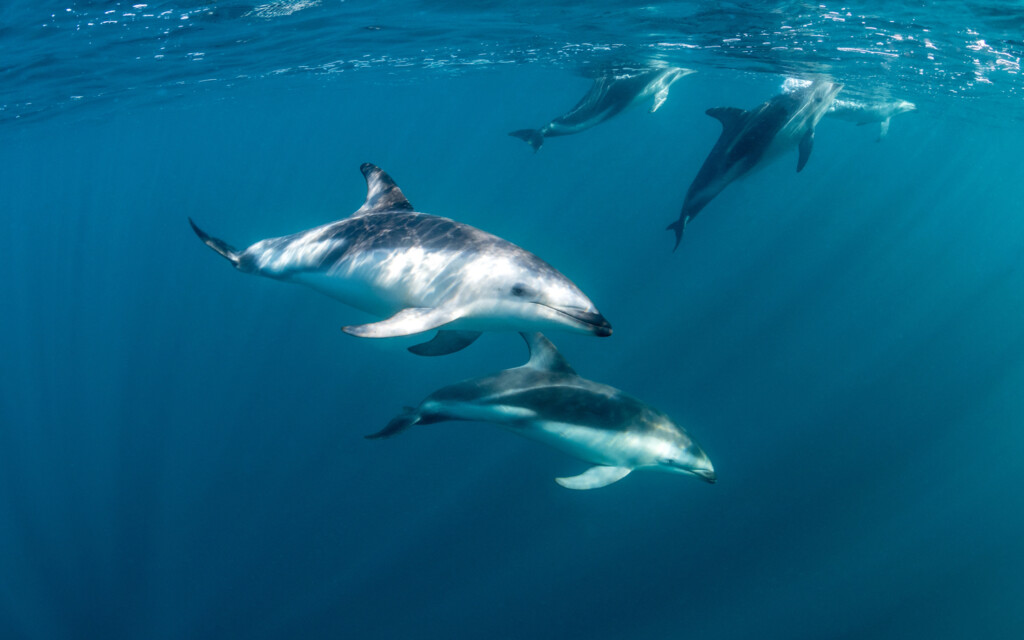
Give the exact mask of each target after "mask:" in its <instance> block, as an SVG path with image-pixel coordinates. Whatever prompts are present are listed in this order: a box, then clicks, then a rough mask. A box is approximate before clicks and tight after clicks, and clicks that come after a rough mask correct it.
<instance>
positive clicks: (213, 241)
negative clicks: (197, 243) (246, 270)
mask: <svg viewBox="0 0 1024 640" xmlns="http://www.w3.org/2000/svg"><path fill="white" fill-rule="evenodd" d="M188 223H189V224H190V225H192V230H193V231H195V232H196V235H197V236H199V239H200V240H202V241H203V244H205V245H206V246H208V247H210V248H211V249H213V250H214V251H216V252H217V253H219V254H220V255H222V256H224V257H225V258H227V259H228V260H229V261H230V262H231V264H233V265H235V266H236V267H237V266H238V262H239V258H240V256H241V254H240V253H239V252H238V250H237V249H235V248H234V247H232V246H231V245H229V244H228V243H226V242H224V241H223V240H221V239H219V238H214V237H213V236H211V235H209V234H207V233H206V232H205V231H203V230H202V229H200V228H199V227H198V226H196V223H195V222H193V221H192V218H189V219H188Z"/></svg>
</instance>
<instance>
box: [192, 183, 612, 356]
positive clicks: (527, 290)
mask: <svg viewBox="0 0 1024 640" xmlns="http://www.w3.org/2000/svg"><path fill="white" fill-rule="evenodd" d="M360 170H361V171H362V172H363V176H364V177H365V178H366V186H367V194H366V202H365V203H363V206H362V207H360V208H359V210H358V211H356V212H355V213H353V214H352V215H351V216H350V217H348V218H345V219H342V220H339V221H337V222H332V223H330V224H326V225H323V226H320V227H316V228H314V229H309V230H307V231H300V232H299V233H295V234H292V235H288V236H283V237H280V238H269V239H267V240H261V241H259V242H257V243H256V244H254V245H252V246H250V247H249V248H248V249H245V250H244V251H239V250H237V249H235V248H234V247H232V246H230V245H228V244H227V243H225V242H224V241H222V240H219V239H217V238H214V237H211V236H209V235H208V234H206V233H205V232H204V231H202V230H201V229H200V228H199V227H198V226H196V224H195V223H194V222H192V220H191V218H190V219H189V222H190V223H191V224H192V228H193V229H194V230H195V232H196V234H197V235H198V236H199V238H200V239H201V240H202V241H203V242H204V243H206V244H207V245H208V246H209V247H210V248H212V249H213V250H214V251H216V252H217V253H219V254H220V255H222V256H224V257H225V258H227V259H228V260H229V261H230V262H231V263H232V264H233V265H235V267H236V268H237V269H238V270H239V271H243V272H245V273H255V274H258V275H261V276H266V277H268V278H274V279H275V280H283V281H285V282H297V283H301V284H305V285H307V286H309V287H312V288H313V289H315V290H317V291H320V292H321V293H324V294H326V295H328V296H331V297H332V298H335V299H337V300H340V301H341V302H344V303H345V304H348V305H351V306H353V307H355V308H357V309H360V310H362V311H366V312H368V313H370V314H372V315H376V316H378V317H382V318H386V319H385V320H382V321H380V322H373V323H370V324H362V325H356V326H347V327H343V330H344V331H345V332H346V333H349V334H352V335H354V336H360V337H364V338H388V337H393V336H406V335H412V334H416V333H420V332H423V331H430V330H431V329H440V331H438V333H437V336H435V337H434V339H433V340H430V341H428V342H425V343H422V344H418V345H415V346H413V347H410V348H409V350H410V351H412V352H413V353H415V354H417V355H430V356H433V355H444V354H448V353H453V352H455V351H458V350H460V349H463V348H465V347H466V346H468V345H469V344H470V343H472V342H473V341H474V340H476V338H478V337H479V336H480V332H481V331H488V330H490V331H497V330H512V331H520V330H542V329H543V330H547V329H563V330H568V331H573V332H576V333H586V334H592V335H597V336H609V335H611V332H612V329H611V325H610V324H609V323H608V321H607V320H605V318H604V316H602V315H601V313H600V312H599V311H598V310H597V309H596V308H595V307H594V304H593V303H592V302H591V301H590V299H589V298H587V296H585V295H584V294H583V292H582V291H580V290H579V288H578V287H576V285H575V284H573V283H572V282H571V281H570V280H569V279H568V278H566V277H565V276H564V275H562V274H561V273H559V272H558V271H557V270H555V269H554V268H553V267H551V266H550V265H549V264H548V263H546V262H544V261H543V260H541V259H540V258H538V257H537V256H535V255H533V254H532V253H530V252H529V251H526V250H524V249H521V248H520V247H518V246H516V245H514V244H512V243H511V242H508V241H506V240H502V239H501V238H498V237H496V236H493V235H491V234H489V233H486V232H484V231H481V230H479V229H476V228H474V227H471V226H469V225H466V224H461V223H459V222H455V221H454V220H449V219H448V218H441V217H439V216H433V215H429V214H426V213H418V212H416V211H414V210H413V207H412V205H411V204H409V201H408V200H406V199H405V196H404V195H403V194H402V191H401V190H400V189H399V188H398V185H396V184H395V183H394V181H393V180H392V179H391V177H390V176H388V175H387V174H386V173H384V172H383V171H382V170H381V169H380V168H379V167H376V166H374V165H372V164H369V163H367V164H364V165H362V167H360Z"/></svg>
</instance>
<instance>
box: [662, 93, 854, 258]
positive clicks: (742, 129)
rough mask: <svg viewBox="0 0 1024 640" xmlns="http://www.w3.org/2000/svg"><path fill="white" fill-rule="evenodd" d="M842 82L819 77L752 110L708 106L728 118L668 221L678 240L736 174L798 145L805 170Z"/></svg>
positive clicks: (799, 166)
mask: <svg viewBox="0 0 1024 640" xmlns="http://www.w3.org/2000/svg"><path fill="white" fill-rule="evenodd" d="M842 87H843V85H841V84H836V83H834V82H830V81H828V80H816V81H814V82H813V83H811V84H810V85H808V86H806V87H801V88H799V89H796V90H793V91H790V92H788V93H782V94H780V95H777V96H775V97H774V98H772V99H771V100H769V101H768V102H765V103H764V104H762V105H761V106H759V107H757V108H756V109H753V110H751V111H744V110H743V109H736V108H733V107H718V108H714V109H708V110H707V114H708V115H709V116H711V117H713V118H716V119H717V120H718V121H719V122H721V123H722V134H721V135H720V136H719V138H718V142H716V143H715V146H714V147H713V148H712V149H711V153H709V154H708V157H707V158H706V159H705V160H704V164H703V165H702V166H701V168H700V171H698V172H697V177H696V178H694V180H693V183H691V184H690V188H689V189H688V190H687V192H686V199H685V200H684V201H683V209H682V211H681V212H680V214H679V219H678V220H677V221H675V222H673V223H672V224H670V225H668V229H671V230H672V231H674V232H675V234H676V244H675V246H676V247H677V248H678V247H679V241H680V240H682V238H683V231H684V230H685V229H686V225H687V223H689V222H690V220H692V219H693V218H694V217H695V216H696V215H697V214H698V213H700V211H701V210H702V209H703V208H704V207H705V206H707V204H708V203H709V202H711V200H712V199H713V198H714V197H715V196H717V195H718V194H719V193H721V191H722V189H724V188H725V187H726V186H727V185H728V184H729V183H730V182H732V181H733V180H736V179H737V178H740V177H742V176H744V175H747V174H748V173H750V172H751V170H753V169H754V168H757V167H763V166H765V165H767V164H768V163H769V162H771V161H772V160H774V159H776V158H778V157H779V156H781V155H782V154H784V153H785V152H787V151H788V150H789V149H791V148H793V147H798V148H799V151H800V155H799V158H798V160H797V164H796V170H797V171H801V170H803V168H804V165H806V164H807V159H808V158H809V157H810V156H811V148H812V147H813V145H814V127H815V125H817V124H818V121H819V120H821V117H822V116H823V115H824V114H825V112H826V111H827V110H828V108H829V106H830V105H831V104H832V101H833V100H834V99H835V96H836V94H837V93H839V90H840V89H842Z"/></svg>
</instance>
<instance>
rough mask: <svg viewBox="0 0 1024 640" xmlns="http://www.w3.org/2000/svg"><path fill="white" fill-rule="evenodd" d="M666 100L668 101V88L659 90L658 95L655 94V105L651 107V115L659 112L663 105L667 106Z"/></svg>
mask: <svg viewBox="0 0 1024 640" xmlns="http://www.w3.org/2000/svg"><path fill="white" fill-rule="evenodd" d="M666 100H668V87H665V88H664V89H658V93H656V94H654V104H652V105H651V113H654V112H655V111H657V110H658V108H659V107H661V105H663V104H665V101H666Z"/></svg>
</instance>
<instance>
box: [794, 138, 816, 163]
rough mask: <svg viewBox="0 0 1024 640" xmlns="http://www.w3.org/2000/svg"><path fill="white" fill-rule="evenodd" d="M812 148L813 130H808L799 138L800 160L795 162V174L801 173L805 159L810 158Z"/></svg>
mask: <svg viewBox="0 0 1024 640" xmlns="http://www.w3.org/2000/svg"><path fill="white" fill-rule="evenodd" d="M813 148H814V129H808V130H807V133H805V134H804V137H802V138H800V158H799V159H798V160H797V161H796V172H797V173H800V172H801V171H803V169H804V166H805V165H806V164H807V159H808V158H810V157H811V149H813Z"/></svg>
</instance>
